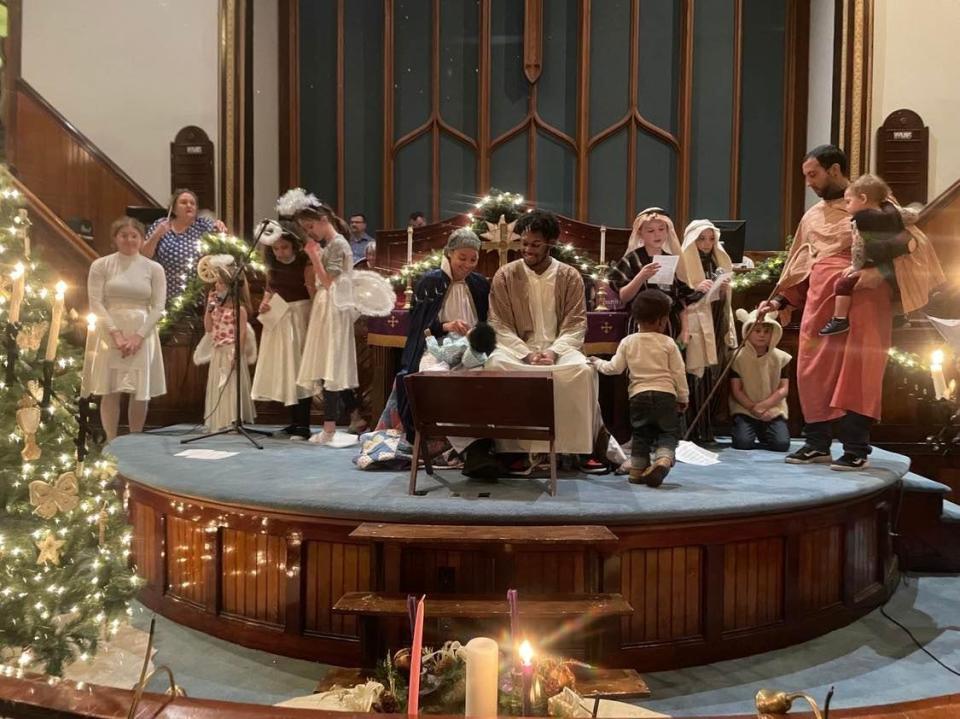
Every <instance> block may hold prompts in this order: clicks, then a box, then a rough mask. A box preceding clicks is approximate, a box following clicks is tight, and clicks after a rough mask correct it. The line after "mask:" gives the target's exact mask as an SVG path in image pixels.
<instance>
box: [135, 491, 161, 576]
mask: <svg viewBox="0 0 960 719" xmlns="http://www.w3.org/2000/svg"><path fill="white" fill-rule="evenodd" d="M130 524H132V525H133V543H132V545H131V547H130V551H131V554H132V555H133V561H134V562H135V565H136V570H137V575H138V576H140V577H141V578H143V579H145V580H146V582H147V583H146V586H147V587H148V588H150V589H153V590H155V591H157V592H162V591H163V564H162V562H163V557H162V551H163V546H162V537H163V535H162V534H161V533H160V529H161V524H160V515H159V514H157V512H156V511H154V509H153V508H152V507H148V506H147V505H144V504H134V505H133V506H132V507H131V509H130Z"/></svg>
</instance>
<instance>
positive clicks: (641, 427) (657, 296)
mask: <svg viewBox="0 0 960 719" xmlns="http://www.w3.org/2000/svg"><path fill="white" fill-rule="evenodd" d="M670 306H671V302H670V298H669V297H668V296H667V295H666V294H665V293H663V292H661V291H660V290H654V289H649V290H643V291H641V292H639V293H638V294H637V295H636V297H634V298H633V305H632V314H633V319H634V321H635V322H636V325H637V331H636V332H635V333H633V334H631V335H628V336H627V337H625V338H624V339H623V340H622V341H621V342H620V346H619V347H617V353H616V354H615V355H614V356H613V358H612V359H610V360H608V361H605V360H600V359H596V358H591V359H592V362H593V365H594V367H596V368H597V370H598V371H599V372H602V373H603V374H620V373H621V372H623V371H624V370H627V371H628V373H629V377H630V384H629V386H628V389H627V392H628V393H629V395H630V426H631V427H632V428H633V445H632V449H631V452H630V483H631V484H646V485H647V486H648V487H659V486H660V485H661V484H662V483H663V480H664V478H665V477H666V476H667V474H669V472H670V468H671V467H672V466H673V463H674V454H675V452H676V449H677V444H678V443H679V441H680V414H681V413H682V412H683V411H684V410H685V409H686V407H687V402H688V401H689V389H688V387H687V376H686V371H685V368H684V366H683V358H682V357H681V356H680V349H679V348H678V347H677V344H676V342H674V341H673V340H672V339H671V338H670V336H669V335H665V334H663V331H664V329H665V328H666V326H667V317H668V316H669V314H670ZM651 449H653V450H654V461H653V464H650V450H651Z"/></svg>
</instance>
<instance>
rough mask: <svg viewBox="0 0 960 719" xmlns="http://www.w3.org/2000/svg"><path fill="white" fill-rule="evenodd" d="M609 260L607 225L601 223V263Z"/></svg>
mask: <svg viewBox="0 0 960 719" xmlns="http://www.w3.org/2000/svg"><path fill="white" fill-rule="evenodd" d="M606 261H607V226H606V225H600V264H601V265H602V264H604V263H605V262H606Z"/></svg>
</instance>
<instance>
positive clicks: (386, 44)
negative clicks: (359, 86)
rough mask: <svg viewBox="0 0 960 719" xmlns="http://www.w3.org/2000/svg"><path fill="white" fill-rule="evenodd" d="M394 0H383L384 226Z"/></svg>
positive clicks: (388, 197) (389, 222) (388, 207)
mask: <svg viewBox="0 0 960 719" xmlns="http://www.w3.org/2000/svg"><path fill="white" fill-rule="evenodd" d="M394 54H395V48H394V41H393V0H383V211H382V214H383V222H382V224H383V226H384V227H393V222H394V212H393V210H394V207H393V205H394V199H393V147H394V143H393V133H394V128H393V112H394V107H393V62H394V57H393V56H394Z"/></svg>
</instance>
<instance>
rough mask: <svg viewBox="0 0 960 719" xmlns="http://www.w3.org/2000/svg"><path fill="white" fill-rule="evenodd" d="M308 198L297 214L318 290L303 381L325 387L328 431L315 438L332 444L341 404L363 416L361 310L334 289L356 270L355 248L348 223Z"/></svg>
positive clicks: (301, 374) (300, 379) (325, 427)
mask: <svg viewBox="0 0 960 719" xmlns="http://www.w3.org/2000/svg"><path fill="white" fill-rule="evenodd" d="M308 197H309V198H311V200H310V204H309V205H308V206H305V207H301V208H298V210H297V212H296V215H295V217H296V220H297V222H298V223H299V224H300V226H301V227H302V228H303V230H304V232H306V234H307V237H308V238H309V239H308V240H307V243H306V245H305V246H304V251H305V252H306V253H307V256H308V257H309V258H310V262H311V264H312V265H313V269H314V273H315V275H316V288H317V292H316V295H314V298H313V307H312V308H311V310H310V322H309V324H308V326H307V337H306V340H305V341H304V347H303V359H302V360H301V362H300V372H299V374H298V376H297V384H299V385H302V386H304V387H309V388H312V389H314V390H316V389H317V388H320V387H322V388H323V431H322V432H320V433H318V434H315V435H313V437H311V438H310V441H311V442H315V443H317V444H329V442H330V440H332V439H333V437H334V434H335V432H336V427H337V417H338V416H339V414H340V409H341V408H343V409H346V410H349V411H350V412H351V414H352V415H353V416H352V417H351V421H352V420H353V419H354V417H356V416H357V415H358V408H357V406H356V397H355V394H354V392H353V390H354V389H355V388H357V387H359V385H360V382H359V381H358V379H357V353H356V347H355V345H354V339H353V323H354V322H355V321H356V319H357V317H358V316H359V314H358V313H357V312H356V311H355V310H353V309H340V308H338V307H337V306H336V305H335V304H334V302H333V297H332V292H331V288H332V287H333V285H334V284H335V283H336V282H338V281H340V280H341V279H342V278H344V277H348V276H349V275H350V273H351V272H352V271H353V251H352V250H351V249H350V244H349V243H348V242H347V240H346V239H345V236H346V234H347V233H348V232H349V230H348V228H347V224H346V223H345V222H344V221H343V219H342V218H340V217H338V216H337V215H336V213H334V211H333V210H332V209H330V207H328V206H327V205H325V204H323V203H322V202H319V201H317V200H316V198H313V196H312V195H311V196H308Z"/></svg>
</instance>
